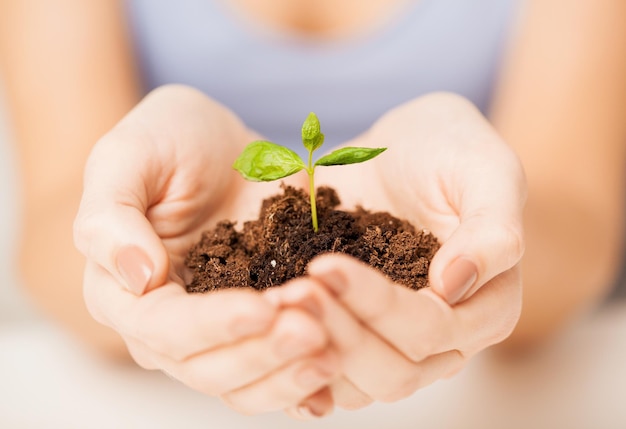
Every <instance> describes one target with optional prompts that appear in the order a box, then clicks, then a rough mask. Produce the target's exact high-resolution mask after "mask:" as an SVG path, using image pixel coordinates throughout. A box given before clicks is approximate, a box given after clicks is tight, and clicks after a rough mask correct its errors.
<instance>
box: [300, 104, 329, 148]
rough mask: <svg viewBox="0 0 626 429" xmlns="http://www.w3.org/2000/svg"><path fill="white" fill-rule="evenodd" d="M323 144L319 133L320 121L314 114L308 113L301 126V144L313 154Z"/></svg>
mask: <svg viewBox="0 0 626 429" xmlns="http://www.w3.org/2000/svg"><path fill="white" fill-rule="evenodd" d="M323 143H324V134H322V132H321V131H320V121H319V119H317V116H316V115H315V113H313V112H311V113H309V116H307V117H306V119H305V120H304V123H303V124H302V144H303V145H304V147H305V148H306V149H307V150H308V151H309V152H313V151H314V150H315V149H317V148H319V147H320V146H321V145H322V144H323Z"/></svg>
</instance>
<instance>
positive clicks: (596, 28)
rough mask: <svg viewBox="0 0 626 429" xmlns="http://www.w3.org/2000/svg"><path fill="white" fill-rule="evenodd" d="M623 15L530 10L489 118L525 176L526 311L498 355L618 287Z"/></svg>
mask: <svg viewBox="0 0 626 429" xmlns="http://www.w3.org/2000/svg"><path fill="white" fill-rule="evenodd" d="M624 19H626V7H625V5H624V3H623V2H615V1H611V0H601V1H591V0H586V1H582V2H577V3H576V4H575V5H574V4H572V3H571V2H567V1H565V0H549V1H546V0H536V1H530V2H529V9H528V10H527V11H526V15H525V17H524V20H525V22H524V23H523V25H522V27H521V31H520V33H519V38H518V42H517V44H516V45H515V46H514V47H513V50H512V55H511V56H510V58H509V61H508V65H507V67H506V68H505V70H504V73H503V76H502V82H501V85H500V88H499V91H498V93H497V96H496V100H495V104H494V108H493V112H492V120H493V122H494V124H495V126H496V128H497V129H498V130H499V131H500V132H501V133H502V135H503V136H504V137H505V139H506V140H507V141H508V142H509V143H510V144H511V145H512V146H513V147H514V148H515V149H516V151H517V152H518V154H519V156H520V158H521V159H522V162H523V164H524V167H525V169H526V173H527V177H528V185H529V199H528V205H527V211H526V237H527V250H526V255H525V257H524V260H523V272H524V310H523V312H522V317H521V320H520V323H519V325H518V327H517V329H516V330H515V332H514V333H513V335H512V336H511V338H510V339H509V340H508V341H507V342H505V343H504V344H503V347H507V346H508V347H512V348H516V347H518V346H527V345H531V344H533V343H536V342H540V341H541V340H543V339H545V338H548V337H549V336H550V335H551V334H552V333H553V332H554V331H556V330H557V329H558V328H559V327H561V326H563V324H565V323H566V322H567V321H568V320H569V319H571V318H572V317H574V316H575V315H576V314H579V313H581V312H583V311H585V309H588V308H589V307H590V306H593V305H594V304H596V303H597V302H598V301H599V300H600V299H601V298H602V297H603V296H605V295H606V294H607V292H608V291H609V289H610V287H611V286H612V284H613V279H614V277H615V274H616V271H617V268H618V265H619V258H620V254H621V247H622V244H621V241H622V237H623V233H622V231H623V228H624V225H623V218H624V203H623V201H624V196H626V189H625V186H624V185H625V184H626V176H625V174H624V173H625V171H626V168H625V167H626V166H625V165H624V161H625V160H626V153H625V150H624V147H625V145H624V143H625V142H626V121H624V118H626V80H624V78H623V77H624V76H626V57H624V55H623V52H625V51H626V28H625V27H624V25H623V22H624Z"/></svg>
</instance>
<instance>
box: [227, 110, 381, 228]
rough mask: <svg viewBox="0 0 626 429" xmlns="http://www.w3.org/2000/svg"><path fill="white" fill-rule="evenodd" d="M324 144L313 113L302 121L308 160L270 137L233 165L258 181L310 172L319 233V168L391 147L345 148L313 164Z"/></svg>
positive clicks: (351, 161) (356, 160)
mask: <svg viewBox="0 0 626 429" xmlns="http://www.w3.org/2000/svg"><path fill="white" fill-rule="evenodd" d="M323 143H324V134H322V132H321V131H320V122H319V120H318V119H317V116H316V115H315V113H309V116H307V118H306V120H305V121H304V123H303V124H302V144H303V145H304V147H305V148H306V150H307V151H308V152H309V159H308V163H305V162H304V160H303V159H302V158H300V156H299V155H298V154H297V153H296V152H294V151H293V150H291V149H289V148H286V147H284V146H280V145H277V144H276V143H272V142H269V141H266V140H257V141H254V142H252V143H250V144H248V146H246V147H245V149H244V150H243V152H242V153H241V154H240V155H239V157H238V158H237V159H236V160H235V163H234V164H233V168H234V169H235V170H237V171H239V173H241V175H242V176H243V177H244V178H245V179H246V180H251V181H254V182H271V181H273V180H278V179H282V178H284V177H287V176H291V175H292V174H295V173H297V172H298V171H300V170H305V171H306V172H307V174H308V175H309V196H310V198H311V220H312V223H313V230H314V231H315V232H317V230H318V225H317V208H316V205H315V180H314V173H315V167H317V166H320V165H323V166H330V165H346V164H357V163H359V162H364V161H367V160H370V159H372V158H374V157H376V156H378V155H379V154H380V153H382V152H384V151H385V150H386V149H387V148H366V147H344V148H341V149H337V150H335V151H333V152H331V153H329V154H328V155H325V156H323V157H321V158H320V159H318V160H317V161H315V163H313V152H314V151H315V150H317V149H319V148H320V146H322V144H323Z"/></svg>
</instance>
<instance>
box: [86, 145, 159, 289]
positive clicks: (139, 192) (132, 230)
mask: <svg viewBox="0 0 626 429" xmlns="http://www.w3.org/2000/svg"><path fill="white" fill-rule="evenodd" d="M117 146H119V144H118V142H117V141H116V139H102V140H101V141H100V142H98V143H97V144H96V147H95V148H94V150H93V151H92V154H91V156H90V159H89V161H88V162H87V166H86V168H85V180H84V189H83V195H82V199H81V202H80V206H79V209H78V213H77V215H76V218H75V220H74V243H75V246H76V247H77V248H78V250H79V251H80V252H81V253H82V254H83V255H85V256H86V257H87V259H88V260H89V261H91V262H94V263H96V264H98V265H100V266H102V267H103V268H104V269H106V270H107V271H108V272H109V273H111V275H112V276H113V277H115V279H116V280H117V281H118V282H120V283H121V284H123V285H124V286H125V287H126V288H127V289H128V290H129V291H131V292H132V293H134V294H137V295H141V294H142V293H144V292H145V291H147V290H149V289H153V288H155V287H158V286H160V285H162V284H164V283H165V281H166V279H167V275H168V272H169V258H168V255H167V251H166V250H165V247H164V246H163V243H162V241H161V239H160V237H159V236H158V235H157V233H156V232H155V230H154V228H153V226H152V224H151V223H150V221H149V219H148V217H147V216H146V213H147V211H148V208H149V206H150V200H151V197H150V195H149V194H152V193H154V192H156V191H155V190H154V189H152V190H151V189H150V186H148V185H147V184H146V183H145V181H146V180H148V179H147V177H150V176H149V175H147V174H142V172H141V171H138V169H137V168H136V167H135V166H137V165H144V166H145V165H146V164H149V162H147V161H145V160H144V161H143V163H137V162H122V157H121V156H120V155H119V154H120V153H121V154H124V155H125V157H126V158H124V159H130V160H131V161H132V160H133V159H134V158H133V157H132V154H133V152H134V151H138V150H140V148H137V149H134V148H133V145H130V144H127V145H125V147H124V149H125V150H124V151H121V150H120V149H119V147H117ZM135 158H136V157H135ZM126 165H128V166H129V167H128V168H126ZM112 166H113V167H112ZM113 170H114V171H113Z"/></svg>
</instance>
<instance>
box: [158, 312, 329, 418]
mask: <svg viewBox="0 0 626 429" xmlns="http://www.w3.org/2000/svg"><path fill="white" fill-rule="evenodd" d="M327 344H328V337H327V336H326V333H325V332H324V329H323V328H322V326H320V324H319V323H318V322H316V321H315V319H313V317H311V316H310V315H309V314H308V313H306V312H304V311H302V310H300V309H296V308H291V309H285V310H283V311H281V313H280V315H279V317H278V318H277V319H276V322H275V324H274V325H273V326H272V329H271V330H270V331H269V332H268V333H267V334H266V335H262V336H256V337H251V338H248V339H245V340H242V341H239V342H237V343H233V344H231V345H227V346H223V347H220V348H216V349H213V350H210V351H207V352H205V353H201V354H198V355H196V356H194V357H192V358H190V359H187V360H185V361H182V362H175V361H172V360H170V359H168V358H167V356H165V357H162V359H157V361H158V363H159V365H160V366H161V367H162V368H164V369H165V370H167V372H168V373H170V374H172V376H173V377H175V378H176V379H178V380H181V381H182V382H184V383H185V384H186V385H188V386H189V387H191V388H192V389H195V390H198V391H200V392H202V393H204V394H207V395H211V396H220V395H226V394H228V393H229V392H233V391H236V390H239V389H244V388H246V387H248V386H251V385H253V384H254V383H257V382H261V381H262V380H264V379H265V378H267V377H269V376H271V374H272V373H274V372H280V371H282V370H283V368H285V367H286V366H288V365H289V364H291V363H293V362H296V361H298V360H299V359H305V358H307V357H308V356H311V355H314V354H317V353H320V352H322V351H324V350H325V349H326V346H327ZM333 362H334V361H333ZM331 363H332V362H331V361H324V362H322V363H321V364H320V365H321V367H320V374H322V375H324V377H327V376H328V374H330V373H331V372H332V371H331V369H332V368H331ZM326 364H327V366H326V367H324V365H326ZM332 365H334V363H332ZM291 371H292V373H293V372H294V371H296V368H295V367H294V368H292V369H291ZM333 371H334V370H333ZM327 373H328V374H327ZM303 377H306V374H305V375H304V376H303ZM311 378H313V376H311ZM276 380H282V381H281V382H283V383H286V382H285V381H284V378H277V379H276ZM281 386H282V385H281ZM319 387H320V386H317V388H319ZM300 388H302V386H301V387H300ZM283 390H284V389H283ZM311 393H312V391H308V392H306V395H303V396H302V397H299V398H298V401H299V400H302V399H303V398H304V397H306V396H307V395H309V394H311ZM290 398H291V399H293V397H290ZM283 399H284V398H283ZM294 403H296V402H292V403H290V404H288V405H293V404H294ZM286 406H287V405H283V406H280V407H279V408H280V409H282V408H285V407H286Z"/></svg>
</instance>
